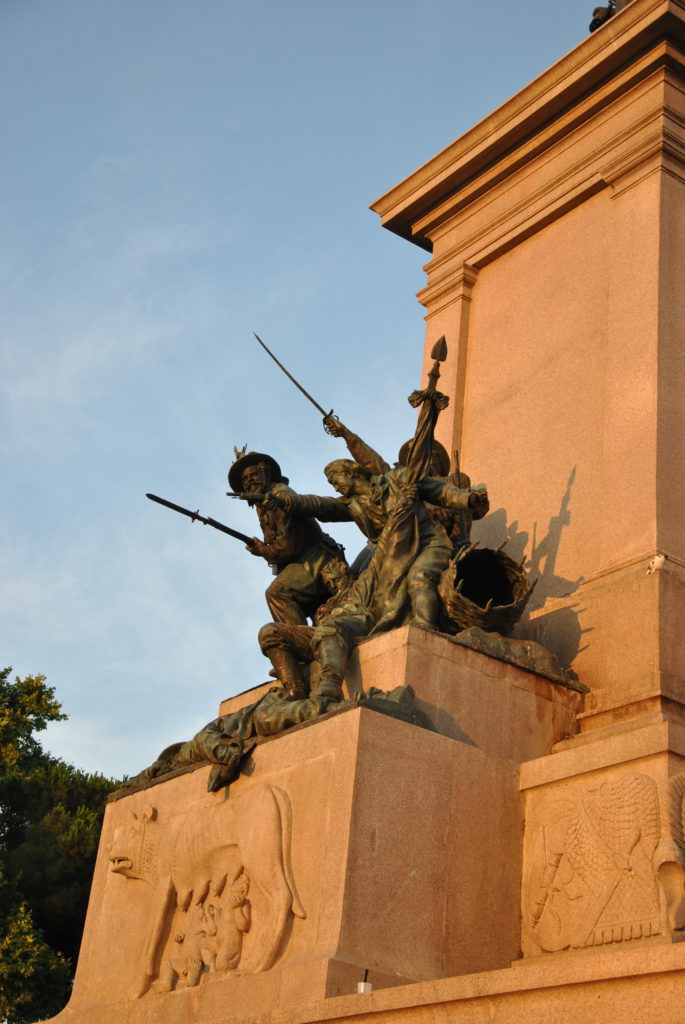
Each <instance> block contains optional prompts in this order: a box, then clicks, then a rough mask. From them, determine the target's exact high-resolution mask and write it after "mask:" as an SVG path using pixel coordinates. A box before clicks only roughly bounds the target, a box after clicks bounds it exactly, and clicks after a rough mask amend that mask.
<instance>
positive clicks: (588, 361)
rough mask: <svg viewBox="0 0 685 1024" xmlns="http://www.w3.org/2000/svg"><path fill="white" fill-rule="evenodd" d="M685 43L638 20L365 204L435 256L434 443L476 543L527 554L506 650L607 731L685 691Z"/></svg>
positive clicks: (679, 25)
mask: <svg viewBox="0 0 685 1024" xmlns="http://www.w3.org/2000/svg"><path fill="white" fill-rule="evenodd" d="M684 25H685V6H684V5H683V3H682V2H681V0H633V2H632V3H629V4H628V5H627V6H626V7H625V9H624V10H622V11H621V12H620V14H618V15H617V16H616V17H614V18H612V19H611V20H610V22H608V23H607V24H606V25H605V26H604V27H603V28H602V29H601V30H600V31H598V32H596V33H595V34H593V35H592V36H590V37H588V38H587V39H586V40H585V41H584V42H582V43H581V44H580V46H578V47H576V49H575V50H573V51H572V52H571V53H570V54H568V55H567V57H565V58H563V59H562V60H561V61H559V62H558V63H557V64H555V65H554V66H553V67H552V68H550V69H549V70H548V71H546V72H545V73H544V74H543V75H541V76H540V77H539V78H538V79H536V80H535V81H534V82H532V83H531V84H530V85H529V86H527V87H526V88H525V89H523V90H522V91H521V92H520V93H519V94H518V95H516V96H514V97H512V99H510V100H509V101H508V102H507V103H505V104H504V105H503V106H502V107H501V108H499V109H498V110H496V111H494V112H493V113H492V114H491V115H490V116H489V117H487V118H485V120H484V121H482V122H481V123H480V124H478V125H476V126H475V127H474V128H473V129H471V130H470V131H469V132H467V133H466V134H465V135H464V136H462V138H460V139H458V140H457V141H456V142H454V143H452V144H451V145H450V146H448V147H447V148H446V149H445V150H443V151H442V152H441V153H439V154H438V155H437V156H436V157H434V158H433V159H432V160H430V161H428V163H426V164H425V165H424V166H423V167H421V168H420V169H419V170H418V171H416V172H415V173H414V174H412V175H410V176H409V177H408V178H407V179H406V180H405V181H403V182H401V183H400V184H399V185H397V186H396V187H395V188H394V189H392V190H391V191H390V192H388V193H387V194H386V195H385V196H383V197H382V198H381V199H379V200H378V201H377V202H376V203H375V204H374V209H375V210H376V211H377V212H378V213H379V214H380V216H381V218H382V221H383V223H384V224H385V225H386V226H387V227H389V228H390V229H391V230H394V231H397V232H398V233H399V234H401V235H404V236H405V237H407V238H412V239H413V240H414V241H416V242H417V243H418V244H420V245H423V246H424V247H425V248H427V249H429V251H431V259H430V262H429V263H428V264H427V267H426V271H427V285H426V287H425V289H424V290H423V291H422V293H421V294H420V300H421V301H422V302H423V303H424V305H425V307H426V322H427V330H426V348H425V353H426V354H425V363H426V365H427V362H428V353H429V352H430V348H431V346H432V344H433V342H434V341H435V340H436V338H437V337H439V336H440V335H441V334H444V335H445V336H446V338H447V343H448V347H449V356H448V364H447V366H446V367H445V371H444V373H443V376H442V378H441V387H442V388H443V389H444V390H446V391H447V392H448V393H449V394H450V398H451V405H450V409H449V410H448V413H447V414H445V415H443V417H442V419H441V421H440V422H439V424H438V433H439V435H440V438H441V440H442V441H443V442H444V443H445V445H446V446H447V447H448V449H453V448H455V447H456V448H460V449H461V464H462V467H463V468H464V469H465V470H466V471H467V472H468V473H469V474H470V475H471V477H472V479H473V480H474V481H485V482H487V483H488V485H489V489H490V495H491V507H492V510H493V511H492V512H491V514H490V515H489V516H488V517H487V518H486V519H485V520H483V521H482V522H481V523H479V524H476V526H475V527H474V536H475V537H477V538H478V539H480V540H481V542H482V543H485V544H489V545H492V546H496V545H498V544H500V543H501V542H502V541H503V540H505V539H508V545H507V551H508V552H510V553H511V554H512V555H513V557H515V558H518V557H521V556H522V555H523V554H524V553H527V554H528V557H529V565H530V569H531V573H532V575H534V576H538V577H539V583H538V586H537V589H536V591H535V593H534V595H533V598H532V600H531V603H530V606H529V614H528V615H527V617H526V619H525V620H524V622H523V623H522V624H521V626H520V628H519V632H520V635H522V636H526V637H530V638H532V639H536V640H539V641H540V642H542V643H545V644H547V645H548V646H550V647H551V648H552V649H553V650H554V651H555V653H557V654H558V655H559V657H560V658H561V659H563V663H564V664H567V665H573V667H574V668H575V669H576V671H577V672H578V674H579V676H580V677H581V679H582V680H583V681H584V682H585V683H586V684H587V685H588V686H590V688H591V689H592V690H593V698H594V701H595V702H596V703H593V700H591V701H589V702H588V712H589V714H590V715H592V714H593V712H594V710H596V711H597V713H599V714H601V715H602V716H603V717H602V724H605V723H606V717H607V714H609V713H612V714H614V716H615V718H616V719H617V720H620V719H621V718H622V716H623V715H624V714H625V713H627V712H626V711H625V710H624V709H625V708H626V707H628V706H629V707H630V708H631V710H630V712H629V713H630V714H632V715H634V716H638V715H639V714H641V713H643V712H642V711H641V710H640V708H639V706H638V703H637V698H638V697H639V695H640V694H643V693H657V694H658V693H660V692H661V693H663V694H665V693H666V690H668V691H669V693H670V694H673V692H674V691H675V690H677V691H680V690H681V689H682V685H683V680H684V679H685V648H684V644H683V639H682V630H681V629H680V628H679V627H678V625H677V624H678V622H679V621H681V620H682V617H683V613H684V612H685V604H684V601H683V598H684V595H685V530H684V529H683V513H682V509H683V507H684V500H685V459H684V457H683V454H682V453H683V451H684V450H685V400H684V399H685V395H684V388H685V354H684V352H685V350H684V349H683V344H682V337H683V323H684V322H685V320H684V318H685V297H684V295H683V289H682V286H681V282H682V277H683V272H684V270H685V255H684V254H685V192H684V189H685V128H684V127H683V125H684V123H685V121H684V120H683V115H684V113H685V100H684V98H683V97H684V96H685V87H684V83H685V55H684V53H685V44H684V40H685V30H684ZM662 555H665V556H666V561H665V565H662V567H661V568H659V569H658V570H657V572H656V574H655V575H654V577H652V578H649V577H648V570H649V567H650V565H651V564H652V560H653V559H654V558H655V557H660V556H662ZM679 699H680V698H679ZM663 703H664V702H663V701H662V704H663ZM646 710H647V711H648V710H649V708H647V709H646ZM591 727H592V726H591V725H590V723H589V721H588V719H585V720H584V724H583V728H591Z"/></svg>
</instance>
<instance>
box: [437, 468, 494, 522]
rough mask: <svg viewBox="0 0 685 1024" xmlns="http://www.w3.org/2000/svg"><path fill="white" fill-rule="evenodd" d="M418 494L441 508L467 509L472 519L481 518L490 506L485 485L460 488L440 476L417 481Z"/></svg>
mask: <svg viewBox="0 0 685 1024" xmlns="http://www.w3.org/2000/svg"><path fill="white" fill-rule="evenodd" d="M419 495H420V496H421V498H422V499H423V500H424V501H427V502H429V503H430V504H431V505H438V506H441V507H443V508H455V509H468V510H469V512H470V513H471V515H472V516H473V518H474V519H482V518H483V516H485V515H487V512H488V510H489V508H490V501H489V499H488V492H487V490H486V489H485V487H472V488H470V489H469V490H462V488H461V487H455V486H454V484H451V483H449V481H447V480H444V479H441V478H440V477H425V478H424V479H423V480H422V481H421V482H420V483H419Z"/></svg>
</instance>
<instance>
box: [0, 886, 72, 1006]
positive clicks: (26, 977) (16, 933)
mask: <svg viewBox="0 0 685 1024" xmlns="http://www.w3.org/2000/svg"><path fill="white" fill-rule="evenodd" d="M0 922H2V923H1V924H0V1020H3V1021H8V1024H30V1022H31V1021H36V1020H41V1019H42V1018H44V1017H49V1016H52V1015H53V1014H54V1013H56V1012H57V1011H58V1010H60V1009H61V1008H62V1007H63V1006H64V1004H65V1003H66V1001H67V999H68V998H69V992H70V989H71V967H70V965H69V963H68V961H67V959H66V958H65V957H64V956H62V955H61V954H60V953H56V952H55V950H53V949H51V948H50V946H48V944H47V943H46V942H45V941H44V939H43V936H42V934H41V932H40V929H38V928H36V926H35V924H34V922H33V917H32V915H31V911H30V909H29V907H28V905H27V904H26V903H25V902H24V900H22V898H21V896H20V894H19V891H18V889H17V887H16V886H15V885H13V884H12V883H11V882H10V881H8V880H7V879H5V878H4V877H3V876H2V874H0Z"/></svg>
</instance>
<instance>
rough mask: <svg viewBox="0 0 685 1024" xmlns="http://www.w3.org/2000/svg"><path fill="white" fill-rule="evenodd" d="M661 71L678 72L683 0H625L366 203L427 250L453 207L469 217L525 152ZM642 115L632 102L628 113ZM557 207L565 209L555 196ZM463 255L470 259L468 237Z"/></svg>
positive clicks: (684, 41)
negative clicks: (496, 106)
mask: <svg viewBox="0 0 685 1024" xmlns="http://www.w3.org/2000/svg"><path fill="white" fill-rule="evenodd" d="M665 76H668V77H669V79H670V82H671V85H673V84H674V83H675V82H679V83H682V82H684V81H685V2H683V0H633V2H632V3H630V4H629V5H628V6H627V7H626V8H624V10H622V11H621V12H620V13H619V14H617V15H615V16H614V18H612V19H611V20H610V22H609V23H607V25H605V26H603V27H602V29H601V30H600V31H598V32H596V33H594V34H593V35H591V36H590V37H589V38H587V39H585V40H584V41H583V42H582V43H581V44H580V45H579V46H577V47H576V48H575V49H574V50H572V51H571V53H569V54H568V55H567V56H566V57H565V58H563V59H562V60H561V61H559V62H558V63H557V64H555V65H554V66H553V67H552V68H550V69H549V70H548V71H546V72H544V74H542V75H541V76H539V78H537V79H535V80H534V81H533V82H532V83H531V84H530V85H529V86H527V87H526V88H525V89H523V90H522V91H521V92H520V93H518V94H517V95H516V96H514V97H513V98H512V99H510V100H509V101H508V102H507V103H505V104H504V105H503V106H502V107H500V108H499V109H498V110H496V111H494V112H493V113H492V114H491V115H490V116H489V117H487V118H485V119H484V120H483V121H481V122H480V123H479V124H478V125H476V126H475V127H474V128H472V129H471V130H470V131H469V132H467V133H466V134H465V135H463V136H462V137H461V138H460V139H457V140H456V141H455V142H453V143H452V144H451V145H450V146H448V147H446V149H444V150H443V151H442V152H441V153H439V154H437V156H435V157H434V158H433V159H432V160H430V161H428V162H427V163H426V164H424V165H423V166H422V167H421V168H419V169H418V170H417V171H416V172H414V174H412V175H410V176H409V177H408V178H406V179H405V180H404V181H403V182H400V184H398V185H397V186H395V188H393V189H391V190H390V191H389V192H388V193H386V194H385V195H384V196H382V197H381V198H380V199H378V200H377V201H376V202H375V203H374V204H372V209H373V210H375V211H376V212H377V213H378V214H379V215H380V216H381V218H382V223H383V225H384V226H385V227H388V228H389V229H390V230H392V231H395V232H396V233H398V234H400V235H402V236H404V237H406V238H409V239H411V240H412V241H414V242H415V243H416V244H417V245H420V246H422V247H423V248H425V249H428V250H429V251H431V250H432V247H433V245H434V243H435V241H436V238H437V237H439V236H442V235H443V234H444V233H445V232H446V231H447V230H449V229H448V228H447V226H446V225H447V222H448V221H449V220H450V219H452V218H454V217H455V215H456V214H457V213H459V214H460V215H461V216H462V217H463V219H465V220H466V219H468V217H469V215H470V213H471V209H472V208H473V206H475V205H476V204H477V203H478V202H479V200H481V199H483V197H486V198H487V197H488V196H489V195H491V194H492V192H493V190H496V189H497V188H500V187H503V185H504V183H505V182H506V181H511V180H512V179H513V178H514V177H515V175H516V174H520V173H522V171H523V170H525V169H526V168H527V167H528V166H530V165H532V163H533V162H537V164H538V165H540V164H543V163H544V161H545V160H546V159H547V154H548V153H550V152H551V151H552V150H553V149H554V148H555V147H560V146H565V145H567V144H573V143H575V141H576V140H577V138H578V133H579V129H584V130H586V131H588V132H589V131H590V130H593V128H594V126H593V125H592V124H591V123H592V122H596V121H598V120H600V119H601V118H602V117H603V116H606V111H607V108H608V107H609V106H611V104H614V103H615V104H616V105H617V106H619V107H620V106H622V105H624V104H625V97H626V95H627V93H629V92H630V91H631V90H635V91H636V93H635V95H637V96H639V95H643V94H644V92H643V90H644V83H645V82H646V81H647V80H650V84H651V85H652V86H654V85H655V84H656V82H657V79H659V78H660V79H661V81H664V78H665ZM664 99H665V97H664ZM641 117H642V112H636V119H637V121H639V120H640V118H641ZM629 120H630V118H629ZM600 148H601V144H600ZM596 155H597V154H595V156H596ZM594 173H599V172H598V171H597V172H594ZM589 177H590V178H592V174H590V175H589ZM553 187H554V186H553V185H552V184H550V185H549V186H548V189H547V191H550V190H553ZM590 187H591V188H592V185H591V186H590ZM569 192H570V193H573V192H576V193H577V194H579V195H584V196H585V197H587V183H586V187H585V188H583V186H582V183H580V182H576V183H575V184H574V185H573V186H572V187H571V188H570V190H569ZM531 198H532V199H533V201H534V199H535V197H534V196H533V197H531ZM540 198H542V197H540ZM569 198H571V195H569ZM559 209H560V210H561V211H562V212H565V211H564V203H563V202H561V203H560V204H559ZM523 219H524V220H525V219H526V218H523ZM531 226H532V225H531ZM460 249H461V244H460ZM463 256H464V258H466V259H468V260H469V261H470V262H472V263H474V265H478V261H477V260H474V259H473V258H472V255H471V253H470V252H469V251H468V247H465V248H464V250H463Z"/></svg>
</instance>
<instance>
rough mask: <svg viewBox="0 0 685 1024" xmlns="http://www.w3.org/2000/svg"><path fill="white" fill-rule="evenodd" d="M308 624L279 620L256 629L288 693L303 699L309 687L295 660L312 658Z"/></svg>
mask: <svg viewBox="0 0 685 1024" xmlns="http://www.w3.org/2000/svg"><path fill="white" fill-rule="evenodd" d="M312 634H313V629H312V627H311V626H289V625H286V624H285V623H282V622H269V623H268V624H267V625H266V626H262V628H261V629H260V631H259V637H258V639H259V646H260V648H261V651H262V654H264V655H266V657H267V658H268V659H269V661H270V662H271V664H272V665H273V667H274V669H275V671H276V676H277V678H278V679H279V680H280V682H281V684H282V685H283V687H284V689H285V690H286V692H287V694H288V696H289V697H290V698H292V700H303V699H304V698H306V697H307V696H308V689H307V687H306V685H305V682H304V680H303V678H302V673H301V672H300V668H299V665H298V661H311V660H312V658H313V656H314V653H313V651H312V646H311V637H312Z"/></svg>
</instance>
